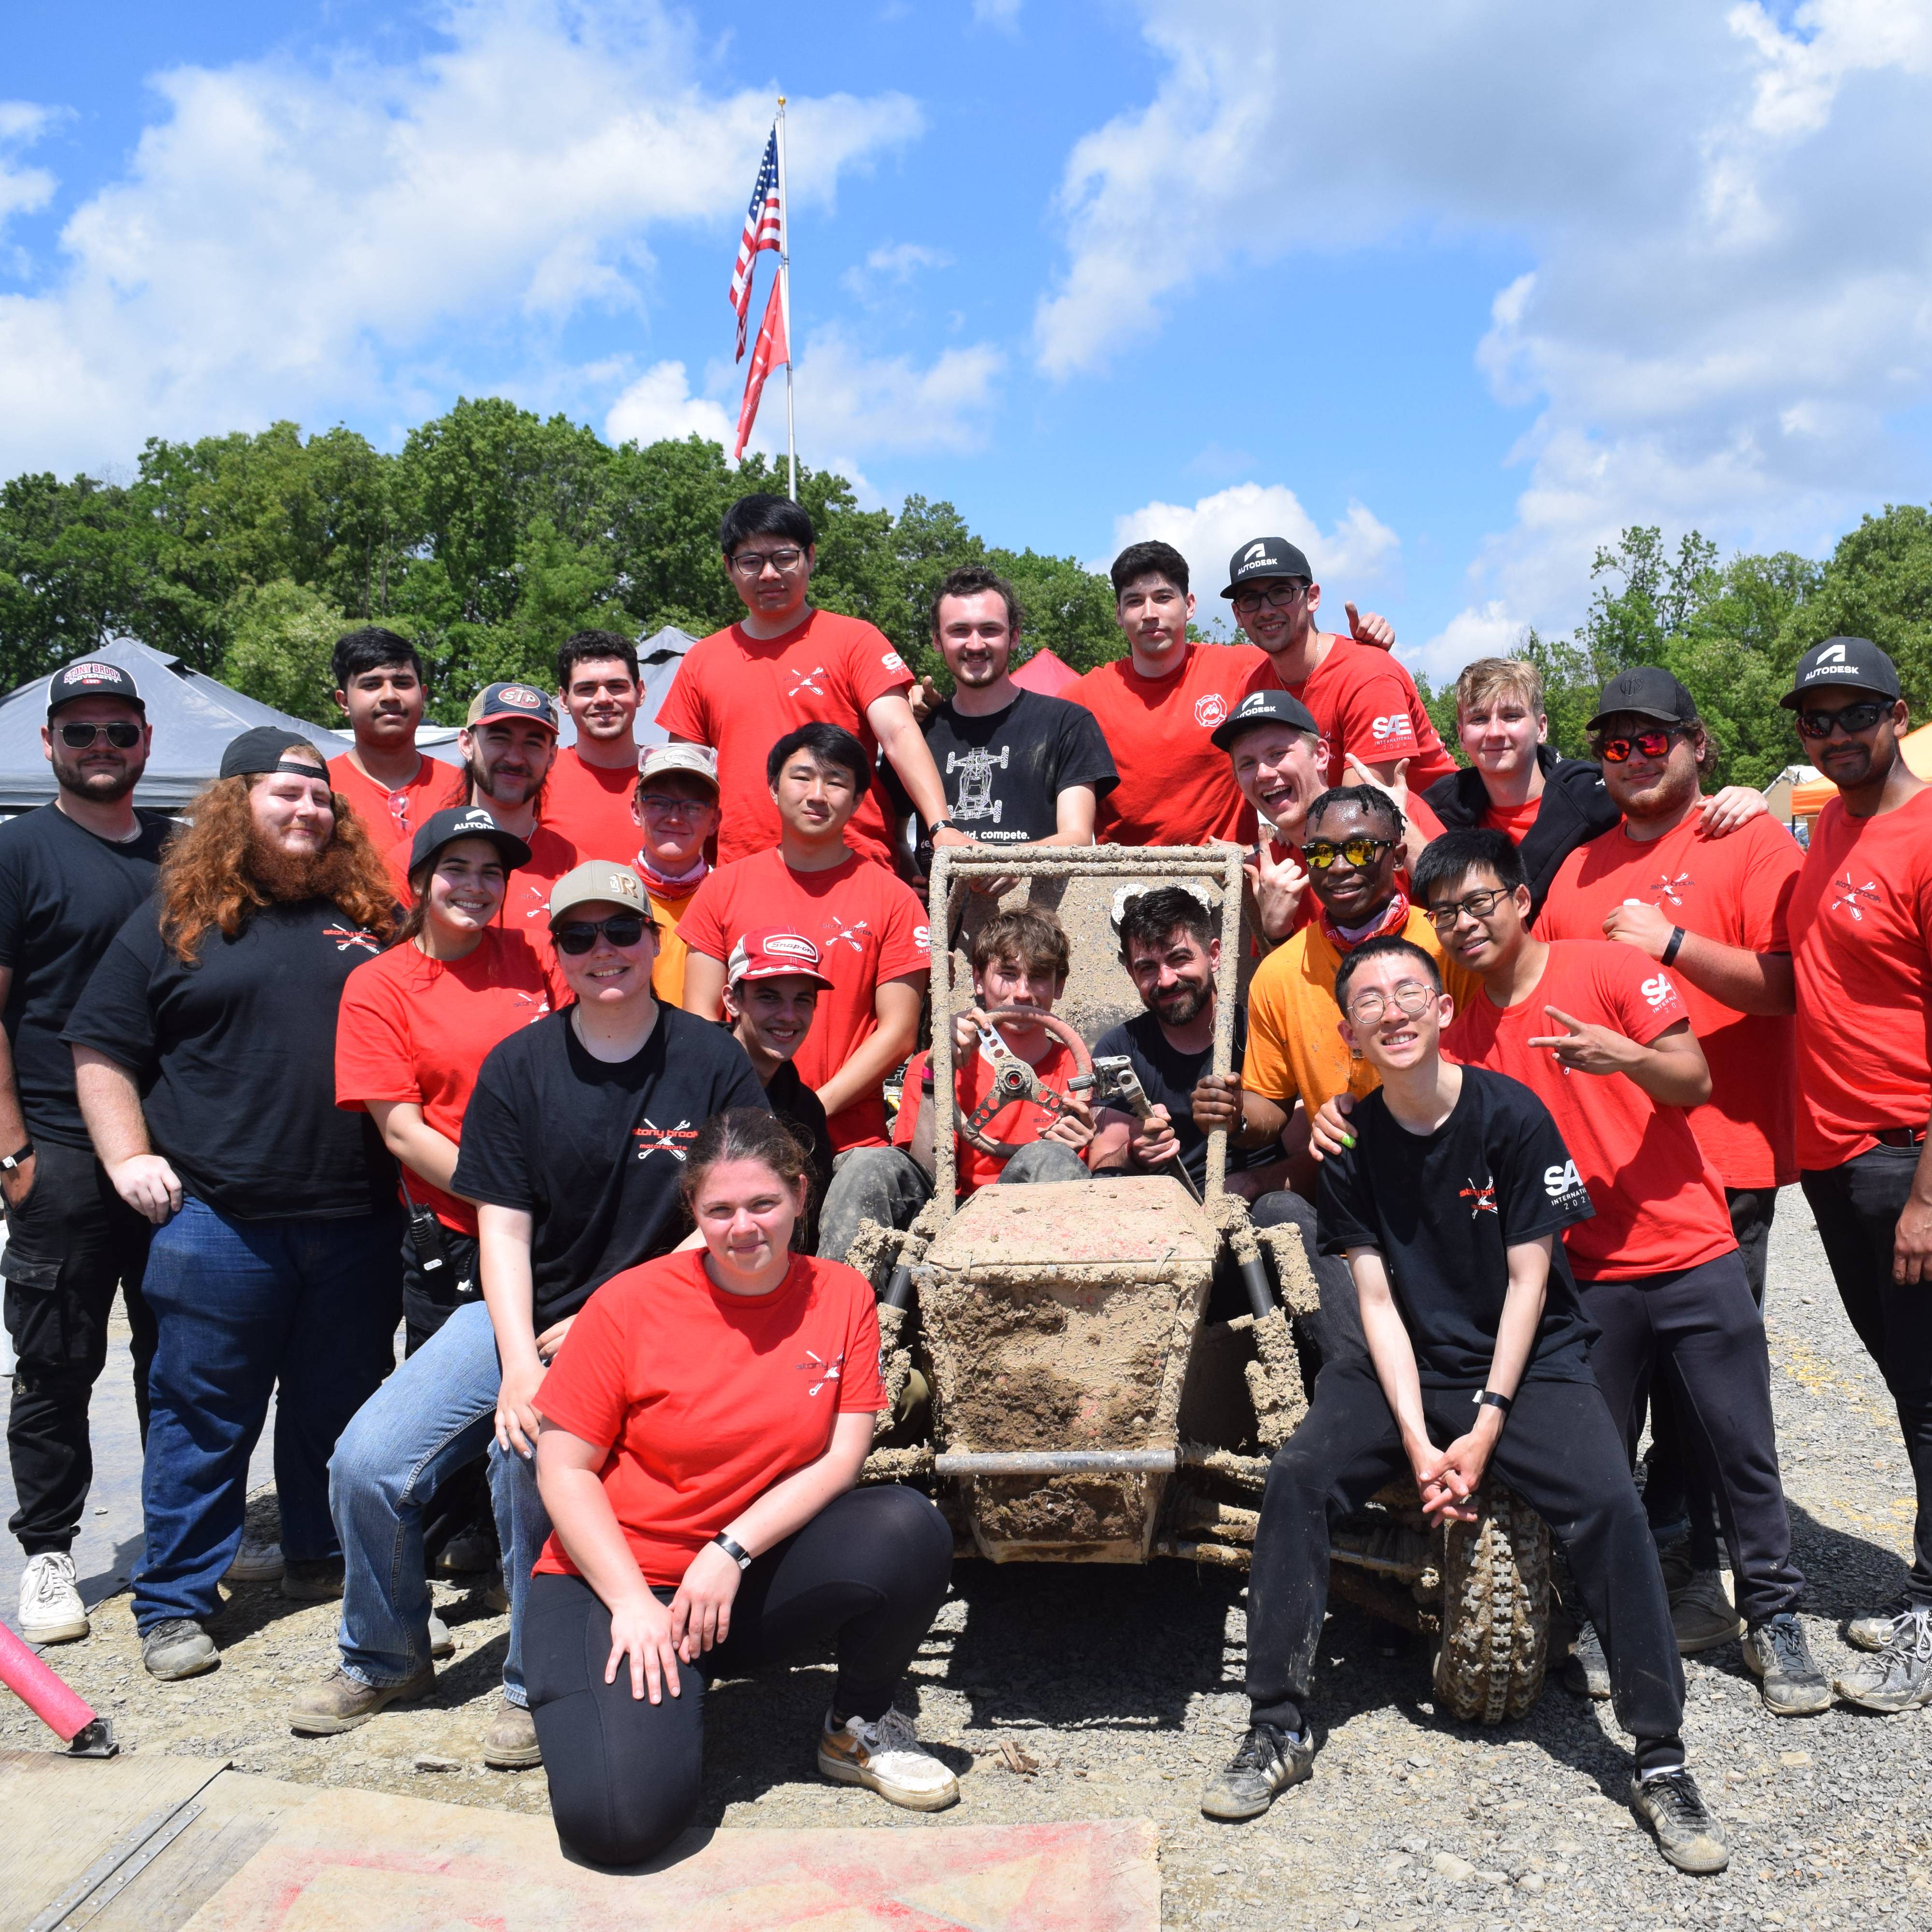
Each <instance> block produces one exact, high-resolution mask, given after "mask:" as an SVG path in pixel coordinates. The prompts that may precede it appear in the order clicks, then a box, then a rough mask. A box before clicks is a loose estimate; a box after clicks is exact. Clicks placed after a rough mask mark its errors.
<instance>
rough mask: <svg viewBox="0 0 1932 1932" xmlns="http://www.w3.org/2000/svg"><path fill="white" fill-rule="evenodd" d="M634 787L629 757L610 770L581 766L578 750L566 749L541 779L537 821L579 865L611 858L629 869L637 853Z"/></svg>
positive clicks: (634, 772)
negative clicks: (573, 851) (583, 861)
mask: <svg viewBox="0 0 1932 1932" xmlns="http://www.w3.org/2000/svg"><path fill="white" fill-rule="evenodd" d="M635 790H637V761H636V760H635V758H634V757H633V759H632V760H631V763H628V764H627V765H619V766H614V767H611V766H603V765H586V763H584V762H583V760H582V759H581V758H580V757H578V756H577V747H576V746H575V745H565V746H564V747H563V748H562V750H561V751H559V752H558V753H557V754H556V762H555V763H553V765H552V766H550V775H549V776H548V777H547V778H545V779H544V788H543V803H542V805H541V808H540V810H539V812H538V823H540V824H543V825H547V826H549V827H550V829H551V830H552V831H553V832H555V833H556V835H557V836H558V837H559V838H562V840H563V841H565V843H566V844H569V845H571V846H573V847H575V849H576V851H577V856H578V858H579V859H615V860H616V862H617V863H618V864H619V865H628V864H629V863H630V862H631V854H632V853H634V852H635V851H636V850H637V820H635V819H634V818H633V817H631V793H634V791H635Z"/></svg>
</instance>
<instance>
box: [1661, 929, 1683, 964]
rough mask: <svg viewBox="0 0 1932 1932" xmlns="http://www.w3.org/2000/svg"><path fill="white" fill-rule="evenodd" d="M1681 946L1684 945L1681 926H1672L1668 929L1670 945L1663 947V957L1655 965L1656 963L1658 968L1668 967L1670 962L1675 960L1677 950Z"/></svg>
mask: <svg viewBox="0 0 1932 1932" xmlns="http://www.w3.org/2000/svg"><path fill="white" fill-rule="evenodd" d="M1682 944H1684V929H1683V927H1682V926H1673V927H1672V928H1671V929H1670V944H1669V945H1667V947H1665V948H1664V953H1663V956H1662V957H1661V959H1659V960H1658V962H1657V963H1658V965H1660V966H1668V965H1670V962H1671V961H1672V960H1673V959H1676V957H1677V949H1678V948H1679V947H1680V946H1682Z"/></svg>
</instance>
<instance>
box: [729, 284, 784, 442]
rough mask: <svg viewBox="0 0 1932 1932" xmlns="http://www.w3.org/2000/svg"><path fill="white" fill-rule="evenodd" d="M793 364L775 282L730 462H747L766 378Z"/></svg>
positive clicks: (748, 376) (747, 381)
mask: <svg viewBox="0 0 1932 1932" xmlns="http://www.w3.org/2000/svg"><path fill="white" fill-rule="evenodd" d="M790 360H791V347H790V344H788V343H787V341H785V326H784V301H783V299H782V298H781V296H780V293H779V290H778V282H777V281H776V279H775V278H774V279H773V281H772V292H771V295H770V297H769V299H768V300H767V301H766V304H765V320H764V322H763V325H762V326H761V327H760V329H759V330H758V346H757V347H756V348H755V349H754V350H752V351H751V368H749V369H748V370H747V371H745V400H744V401H742V403H741V404H739V406H738V447H737V448H736V449H734V450H733V452H731V460H732V461H733V463H741V462H742V461H743V460H744V457H745V444H746V443H748V442H750V440H751V425H752V424H754V422H757V419H758V398H760V396H762V395H763V394H764V392H765V378H766V376H768V375H769V374H770V373H771V371H772V369H773V368H774V367H775V365H778V363H781V362H790Z"/></svg>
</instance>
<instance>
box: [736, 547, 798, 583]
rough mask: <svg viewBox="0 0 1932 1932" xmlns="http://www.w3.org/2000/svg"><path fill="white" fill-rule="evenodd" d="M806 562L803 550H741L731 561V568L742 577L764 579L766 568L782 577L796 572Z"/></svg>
mask: <svg viewBox="0 0 1932 1932" xmlns="http://www.w3.org/2000/svg"><path fill="white" fill-rule="evenodd" d="M804 561H805V553H804V551H803V550H740V551H739V553H738V554H737V555H736V556H734V557H733V559H731V568H733V570H735V571H736V572H737V573H738V574H739V576H740V577H762V576H763V575H764V574H765V566H766V565H767V564H769V565H771V567H772V569H774V570H775V571H778V574H780V575H781V576H782V575H784V573H785V572H786V571H788V570H796V568H798V567H799V565H800V564H801V563H802V562H804Z"/></svg>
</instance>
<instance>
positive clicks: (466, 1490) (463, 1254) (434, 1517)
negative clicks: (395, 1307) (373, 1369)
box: [403, 1225, 496, 1565]
mask: <svg viewBox="0 0 1932 1932" xmlns="http://www.w3.org/2000/svg"><path fill="white" fill-rule="evenodd" d="M437 1239H438V1241H439V1242H440V1244H441V1250H442V1254H443V1265H442V1267H440V1268H428V1269H425V1267H424V1265H423V1257H422V1253H421V1252H420V1251H419V1250H418V1248H417V1247H416V1241H415V1240H414V1238H413V1237H412V1236H411V1235H410V1233H409V1232H407V1228H406V1229H405V1231H404V1235H403V1357H404V1360H405V1361H407V1359H408V1358H410V1356H411V1355H414V1354H415V1353H416V1351H417V1350H418V1349H420V1348H421V1347H422V1345H423V1344H424V1343H425V1342H427V1341H428V1340H429V1338H430V1337H431V1336H432V1335H434V1334H435V1333H436V1331H437V1330H438V1329H439V1328H441V1327H442V1326H443V1324H444V1323H445V1322H447V1321H448V1320H449V1318H450V1316H452V1315H453V1314H454V1313H455V1312H456V1310H458V1308H460V1307H462V1306H463V1304H464V1303H465V1302H466V1301H475V1300H477V1299H478V1298H479V1297H480V1296H481V1294H482V1292H483V1271H482V1263H481V1255H480V1252H479V1250H478V1245H477V1241H476V1238H475V1235H460V1234H458V1232H457V1231H456V1230H455V1229H454V1228H446V1227H443V1226H440V1225H439V1226H438V1229H437ZM472 1529H476V1530H481V1531H483V1532H485V1533H486V1534H487V1535H488V1536H489V1538H490V1541H491V1543H492V1544H494V1543H495V1541H496V1517H495V1514H494V1512H493V1509H492V1508H491V1505H490V1469H489V1457H488V1455H487V1452H486V1453H485V1454H481V1455H479V1456H478V1457H477V1458H476V1460H475V1461H474V1462H473V1463H465V1464H464V1465H463V1467H462V1468H461V1469H458V1471H457V1472H455V1475H451V1476H449V1477H446V1478H445V1479H444V1480H443V1481H442V1482H440V1483H439V1484H437V1490H436V1494H435V1495H434V1496H432V1497H431V1499H429V1503H428V1507H427V1508H425V1510H424V1511H423V1527H422V1538H423V1560H424V1561H425V1562H426V1563H428V1564H431V1565H434V1562H436V1559H437V1558H438V1557H439V1556H441V1555H442V1554H443V1552H444V1550H446V1549H448V1548H449V1545H450V1544H451V1543H452V1542H453V1541H455V1538H458V1537H459V1536H461V1535H463V1534H464V1533H465V1532H466V1531H469V1530H472Z"/></svg>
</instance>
